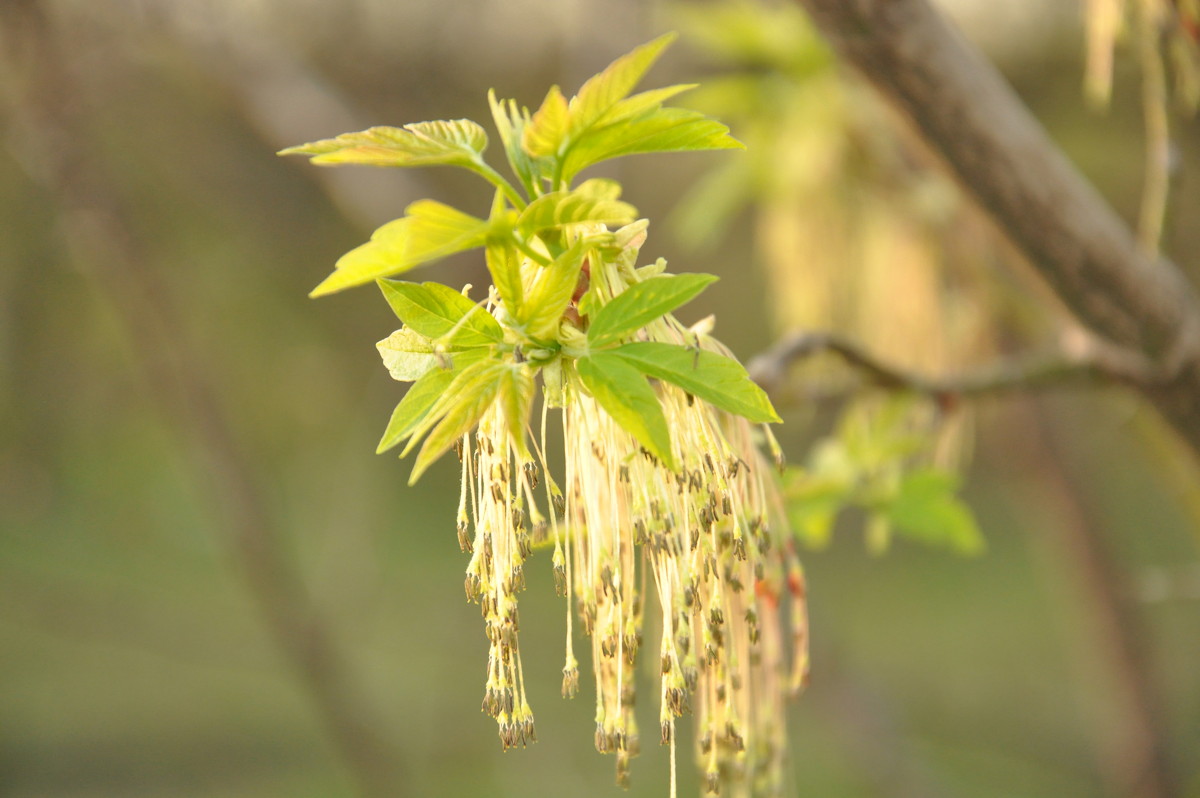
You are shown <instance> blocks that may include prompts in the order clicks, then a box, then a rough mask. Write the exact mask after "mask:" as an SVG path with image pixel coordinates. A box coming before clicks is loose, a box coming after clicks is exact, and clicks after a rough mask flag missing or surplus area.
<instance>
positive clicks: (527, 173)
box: [488, 91, 542, 197]
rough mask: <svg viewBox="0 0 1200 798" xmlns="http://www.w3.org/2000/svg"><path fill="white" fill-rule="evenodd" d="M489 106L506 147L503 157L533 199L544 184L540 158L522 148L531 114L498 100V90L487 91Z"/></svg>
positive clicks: (512, 102)
mask: <svg viewBox="0 0 1200 798" xmlns="http://www.w3.org/2000/svg"><path fill="white" fill-rule="evenodd" d="M488 105H489V106H491V109H492V120H493V121H494V122H495V124H496V131H497V132H498V133H499V134H500V140H501V142H503V144H504V156H505V157H506V158H507V159H508V165H509V167H510V168H511V169H512V171H513V174H515V175H516V176H517V178H518V179H520V181H521V185H522V186H524V187H525V192H526V194H528V195H529V196H530V197H533V196H535V195H536V194H537V193H538V188H539V184H540V181H541V172H542V170H541V159H539V158H536V157H534V156H532V155H530V154H529V153H527V152H526V151H525V149H524V148H523V147H522V146H521V143H522V141H524V138H525V126H526V125H527V124H528V123H529V119H528V115H527V113H526V114H524V115H523V114H522V113H521V111H520V109H518V108H517V103H516V102H515V101H514V100H497V99H496V92H495V91H488Z"/></svg>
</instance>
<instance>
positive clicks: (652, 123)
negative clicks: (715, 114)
mask: <svg viewBox="0 0 1200 798" xmlns="http://www.w3.org/2000/svg"><path fill="white" fill-rule="evenodd" d="M744 148H745V145H743V144H742V143H741V142H740V141H738V140H737V139H735V138H733V137H732V136H730V135H729V128H727V127H726V126H725V125H722V124H721V123H720V122H718V121H716V120H715V119H709V118H708V117H706V116H705V115H704V114H701V113H699V112H697V111H690V110H687V109H685V108H659V109H658V110H657V111H654V112H652V113H648V114H645V115H644V116H641V117H639V118H637V119H632V120H629V121H627V122H622V123H619V124H613V125H608V126H607V127H602V128H596V129H594V130H592V131H590V132H589V133H587V134H586V135H584V136H582V137H580V138H579V139H578V140H577V141H575V142H574V143H573V144H572V146H571V149H570V151H569V152H568V153H567V155H566V157H565V158H564V161H563V167H562V174H563V179H564V180H570V179H571V178H573V177H574V176H575V175H577V174H578V173H579V172H580V171H582V170H583V169H586V168H587V167H589V166H591V165H593V164H597V163H600V162H601V161H607V160H609V159H611V158H619V157H621V156H623V155H636V154H638V153H647V152H685V151H691V150H730V149H744Z"/></svg>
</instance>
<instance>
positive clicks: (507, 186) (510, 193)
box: [471, 159, 529, 211]
mask: <svg viewBox="0 0 1200 798" xmlns="http://www.w3.org/2000/svg"><path fill="white" fill-rule="evenodd" d="M471 170H472V171H473V172H475V173H476V174H477V175H479V176H480V177H482V178H483V179H484V180H486V181H488V182H489V183H491V184H492V185H493V186H495V187H496V188H498V189H500V191H501V192H503V193H504V196H505V198H506V199H508V201H509V202H511V203H512V204H513V207H514V208H516V209H517V210H518V211H523V210H525V206H526V205H528V204H529V203H527V202H525V200H524V199H523V198H522V197H521V195H520V194H519V193H518V192H517V190H516V189H515V188H513V185H512V183H509V182H508V181H507V180H505V179H504V176H503V175H501V174H500V173H499V172H497V171H496V170H495V169H493V168H492V167H491V166H489V165H488V164H487V163H486V162H485V161H483V160H482V159H481V160H478V161H474V162H473V163H472V165H471Z"/></svg>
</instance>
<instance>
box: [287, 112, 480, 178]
mask: <svg viewBox="0 0 1200 798" xmlns="http://www.w3.org/2000/svg"><path fill="white" fill-rule="evenodd" d="M487 144H488V140H487V133H486V132H485V131H484V129H483V128H482V127H480V126H479V125H477V124H476V123H475V122H472V121H471V120H470V119H454V120H448V121H436V122H415V123H413V124H409V125H405V126H404V127H402V128H398V127H384V126H380V127H373V128H369V129H367V130H362V131H358V132H356V133H343V134H341V135H340V136H337V137H335V138H332V139H323V140H321V141H313V142H310V143H308V144H301V145H299V146H297V147H288V148H287V149H285V150H280V152H279V154H280V155H308V156H311V157H312V162H313V163H315V164H323V165H334V164H346V163H357V164H367V165H370V166H438V165H446V166H471V165H474V164H477V163H479V161H480V156H481V154H482V153H483V151H484V150H485V149H486V148H487Z"/></svg>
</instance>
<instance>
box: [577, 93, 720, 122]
mask: <svg viewBox="0 0 1200 798" xmlns="http://www.w3.org/2000/svg"><path fill="white" fill-rule="evenodd" d="M698 85H699V84H697V83H679V84H676V85H674V86H664V87H663V88H661V89H650V90H649V91H643V92H639V93H637V94H635V95H633V96H632V97H626V98H625V99H624V100H621V101H620V102H619V103H617V104H616V105H614V106H613V107H612V108H609V109H608V111H606V112H605V113H604V115H603V116H601V117H600V118H599V119H597V120H596V123H595V127H598V128H600V127H607V126H608V125H612V124H616V123H617V122H626V121H628V120H630V119H634V118H636V117H639V116H641V115H642V114H646V113H650V112H651V111H656V110H658V108H659V107H660V106H661V105H662V104H663V103H664V102H666V101H667V100H669V99H671V98H672V97H674V96H675V95H677V94H682V93H683V92H685V91H690V90H691V89H694V88H696V86H698Z"/></svg>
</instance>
